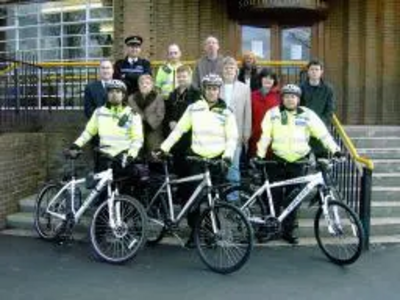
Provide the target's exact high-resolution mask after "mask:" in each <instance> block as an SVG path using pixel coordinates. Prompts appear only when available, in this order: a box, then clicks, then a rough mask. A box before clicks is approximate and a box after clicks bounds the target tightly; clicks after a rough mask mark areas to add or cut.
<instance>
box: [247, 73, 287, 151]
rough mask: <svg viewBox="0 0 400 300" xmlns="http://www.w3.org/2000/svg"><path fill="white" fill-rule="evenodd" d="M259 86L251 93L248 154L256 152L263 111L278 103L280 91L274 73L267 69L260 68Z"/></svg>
mask: <svg viewBox="0 0 400 300" xmlns="http://www.w3.org/2000/svg"><path fill="white" fill-rule="evenodd" d="M259 82H260V84H261V88H259V89H258V90H256V91H254V92H253V93H251V109H252V126H251V128H252V129H251V137H250V141H249V156H250V157H253V156H255V155H256V153H257V143H258V141H259V139H260V136H261V122H262V120H263V118H264V115H265V113H266V112H267V111H268V110H269V109H271V108H272V107H275V106H277V105H279V104H280V102H281V100H280V93H279V88H278V79H277V76H276V74H275V73H274V72H273V71H272V70H269V69H266V68H264V69H262V70H261V72H260V74H259Z"/></svg>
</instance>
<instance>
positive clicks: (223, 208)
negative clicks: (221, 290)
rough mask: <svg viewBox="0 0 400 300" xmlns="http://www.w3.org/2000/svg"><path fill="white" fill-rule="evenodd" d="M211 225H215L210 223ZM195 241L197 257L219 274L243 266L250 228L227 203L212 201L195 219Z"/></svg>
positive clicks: (248, 244)
mask: <svg viewBox="0 0 400 300" xmlns="http://www.w3.org/2000/svg"><path fill="white" fill-rule="evenodd" d="M213 225H215V227H214V226H213ZM195 242H196V247H197V251H198V253H199V255H200V258H201V260H202V261H203V262H204V264H206V265H207V267H209V268H210V269H211V270H213V271H214V272H217V273H221V274H228V273H232V272H235V271H237V270H239V269H240V268H242V267H243V265H244V264H245V263H246V262H247V260H248V259H249V257H250V253H251V250H252V248H253V232H252V229H251V226H250V224H249V222H248V221H247V219H246V217H245V216H244V214H243V213H242V212H241V211H240V210H239V209H238V208H236V207H234V206H233V205H231V204H228V203H215V205H214V207H213V208H207V209H205V210H204V211H203V213H202V214H201V215H200V218H199V219H198V222H197V226H196V228H195Z"/></svg>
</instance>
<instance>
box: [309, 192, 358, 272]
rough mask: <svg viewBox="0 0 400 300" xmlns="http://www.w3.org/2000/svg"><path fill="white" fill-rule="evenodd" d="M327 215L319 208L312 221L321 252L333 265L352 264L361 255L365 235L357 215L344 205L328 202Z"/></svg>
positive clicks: (337, 202) (334, 201)
mask: <svg viewBox="0 0 400 300" xmlns="http://www.w3.org/2000/svg"><path fill="white" fill-rule="evenodd" d="M327 210H328V211H327V214H324V212H323V209H322V206H320V207H319V209H318V211H317V213H316V215H315V220H314V233H315V237H316V239H317V243H318V246H319V247H320V248H321V250H322V252H323V253H324V254H325V255H326V256H327V257H328V258H329V259H330V260H331V261H332V262H334V263H335V264H338V265H348V264H352V263H354V262H355V261H356V260H357V259H358V258H359V257H360V255H361V253H362V250H363V247H364V242H365V235H364V230H363V227H362V224H361V222H360V219H359V217H358V216H357V214H356V213H355V212H354V211H353V210H352V209H351V208H350V207H349V206H347V205H346V204H344V203H342V202H339V201H336V200H333V201H329V202H328V209H327Z"/></svg>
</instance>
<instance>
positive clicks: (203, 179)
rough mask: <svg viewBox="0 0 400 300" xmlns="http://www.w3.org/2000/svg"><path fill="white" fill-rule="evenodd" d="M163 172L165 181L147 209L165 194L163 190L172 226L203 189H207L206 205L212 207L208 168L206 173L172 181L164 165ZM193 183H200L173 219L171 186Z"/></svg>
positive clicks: (183, 214)
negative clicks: (166, 198)
mask: <svg viewBox="0 0 400 300" xmlns="http://www.w3.org/2000/svg"><path fill="white" fill-rule="evenodd" d="M164 170H165V174H166V178H165V181H164V183H163V184H162V185H161V187H160V188H159V189H158V190H157V192H156V194H155V195H154V196H153V197H152V199H151V200H150V204H149V205H148V207H149V208H150V207H151V206H152V205H153V203H154V202H155V201H156V199H157V198H158V196H159V195H160V194H161V193H163V192H165V190H166V192H167V197H168V202H167V203H168V213H169V219H170V221H171V222H172V223H173V224H178V223H179V222H180V221H181V220H182V218H183V217H184V216H185V215H186V213H187V211H188V210H189V209H190V207H191V206H192V205H193V204H194V202H195V201H196V199H197V197H198V196H199V194H200V193H201V192H202V191H203V190H204V189H205V188H207V189H208V192H207V198H208V203H209V205H210V206H212V205H213V197H212V195H211V192H210V190H211V187H212V183H211V175H210V170H209V169H208V167H207V168H206V171H205V172H203V173H201V174H198V175H192V176H187V177H183V178H179V179H173V180H171V178H170V175H169V171H168V166H167V165H166V164H165V163H164ZM194 181H200V182H199V184H198V185H197V187H196V189H195V190H194V192H193V193H192V195H191V196H190V198H189V200H188V201H187V202H186V204H185V205H184V207H183V208H182V209H181V210H180V211H179V213H178V216H176V217H175V212H174V203H173V196H172V186H173V185H179V184H182V183H187V182H194ZM154 221H156V220H154ZM212 223H214V221H212ZM161 225H164V224H161ZM213 226H214V224H213Z"/></svg>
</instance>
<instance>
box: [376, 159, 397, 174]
mask: <svg viewBox="0 0 400 300" xmlns="http://www.w3.org/2000/svg"><path fill="white" fill-rule="evenodd" d="M373 162H374V171H373V172H374V173H396V172H398V173H400V159H374V160H373Z"/></svg>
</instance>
